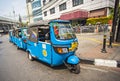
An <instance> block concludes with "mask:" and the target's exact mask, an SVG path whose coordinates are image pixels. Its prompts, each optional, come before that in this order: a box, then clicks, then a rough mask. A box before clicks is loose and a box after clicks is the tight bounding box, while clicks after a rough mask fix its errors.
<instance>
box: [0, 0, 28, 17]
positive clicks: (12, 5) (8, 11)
mask: <svg viewBox="0 0 120 81" xmlns="http://www.w3.org/2000/svg"><path fill="white" fill-rule="evenodd" d="M26 9H27V8H26V0H0V16H4V17H8V18H13V17H14V14H13V10H14V11H15V18H18V16H19V14H20V15H21V16H26V15H27V10H26Z"/></svg>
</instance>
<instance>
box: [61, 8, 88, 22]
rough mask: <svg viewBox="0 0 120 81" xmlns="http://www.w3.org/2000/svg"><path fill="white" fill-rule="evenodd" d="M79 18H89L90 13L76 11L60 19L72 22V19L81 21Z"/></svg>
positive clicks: (65, 14)
mask: <svg viewBox="0 0 120 81" xmlns="http://www.w3.org/2000/svg"><path fill="white" fill-rule="evenodd" d="M79 18H82V19H83V18H88V12H87V11H85V10H75V11H70V12H67V13H63V14H62V15H61V16H60V19H62V20H72V19H79Z"/></svg>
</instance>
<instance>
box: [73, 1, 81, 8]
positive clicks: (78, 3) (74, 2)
mask: <svg viewBox="0 0 120 81" xmlns="http://www.w3.org/2000/svg"><path fill="white" fill-rule="evenodd" d="M72 3H73V7H74V6H77V5H80V4H83V0H72Z"/></svg>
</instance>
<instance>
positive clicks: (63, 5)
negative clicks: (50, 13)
mask: <svg viewBox="0 0 120 81" xmlns="http://www.w3.org/2000/svg"><path fill="white" fill-rule="evenodd" d="M65 9H66V2H65V3H63V4H61V5H59V11H62V10H65Z"/></svg>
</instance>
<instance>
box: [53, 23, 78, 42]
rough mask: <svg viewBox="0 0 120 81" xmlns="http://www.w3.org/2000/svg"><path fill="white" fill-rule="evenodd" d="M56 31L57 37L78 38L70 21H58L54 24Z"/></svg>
mask: <svg viewBox="0 0 120 81" xmlns="http://www.w3.org/2000/svg"><path fill="white" fill-rule="evenodd" d="M54 33H55V36H56V38H57V39H65V40H68V39H73V38H76V36H75V34H74V31H73V29H72V27H71V26H70V24H69V23H57V24H55V25H54Z"/></svg>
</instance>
